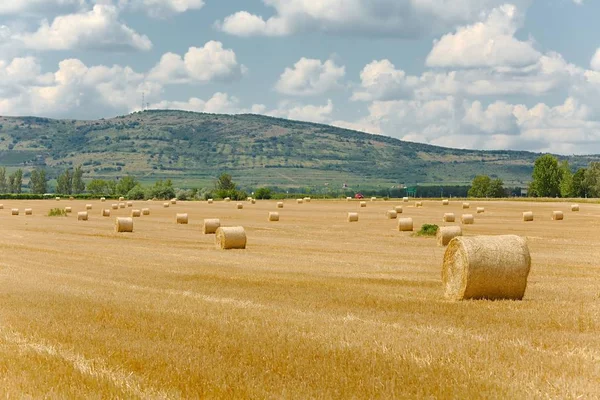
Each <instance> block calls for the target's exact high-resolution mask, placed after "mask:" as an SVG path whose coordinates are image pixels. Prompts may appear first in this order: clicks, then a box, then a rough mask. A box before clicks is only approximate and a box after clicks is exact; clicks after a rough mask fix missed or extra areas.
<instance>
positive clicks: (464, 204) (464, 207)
mask: <svg viewBox="0 0 600 400" xmlns="http://www.w3.org/2000/svg"><path fill="white" fill-rule="evenodd" d="M462 208H463V210H468V209H469V208H471V204H470V203H463V204H462Z"/></svg>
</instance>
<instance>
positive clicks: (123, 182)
mask: <svg viewBox="0 0 600 400" xmlns="http://www.w3.org/2000/svg"><path fill="white" fill-rule="evenodd" d="M137 184H138V181H137V179H135V178H134V177H133V176H129V175H128V176H124V177H122V178H121V179H119V181H118V182H117V187H116V189H115V191H116V193H115V194H117V195H119V196H125V195H126V194H127V193H129V191H130V190H131V189H133V188H134V187H135V185H137Z"/></svg>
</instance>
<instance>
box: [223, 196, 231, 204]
mask: <svg viewBox="0 0 600 400" xmlns="http://www.w3.org/2000/svg"><path fill="white" fill-rule="evenodd" d="M223 201H224V202H225V203H229V202H230V201H231V198H229V197H225V198H224V199H223Z"/></svg>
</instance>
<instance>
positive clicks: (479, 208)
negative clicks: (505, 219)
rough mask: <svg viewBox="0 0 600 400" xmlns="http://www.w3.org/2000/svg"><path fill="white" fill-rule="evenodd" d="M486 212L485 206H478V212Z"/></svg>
mask: <svg viewBox="0 0 600 400" xmlns="http://www.w3.org/2000/svg"><path fill="white" fill-rule="evenodd" d="M484 212H485V208H483V207H477V214H483V213H484Z"/></svg>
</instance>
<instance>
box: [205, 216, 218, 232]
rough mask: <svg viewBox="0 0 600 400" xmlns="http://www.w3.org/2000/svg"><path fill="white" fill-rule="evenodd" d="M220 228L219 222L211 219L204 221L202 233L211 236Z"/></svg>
mask: <svg viewBox="0 0 600 400" xmlns="http://www.w3.org/2000/svg"><path fill="white" fill-rule="evenodd" d="M220 227H221V220H218V219H215V218H212V219H205V220H204V225H203V226H202V231H203V232H204V234H205V235H212V234H214V233H216V232H217V229H219V228H220Z"/></svg>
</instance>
